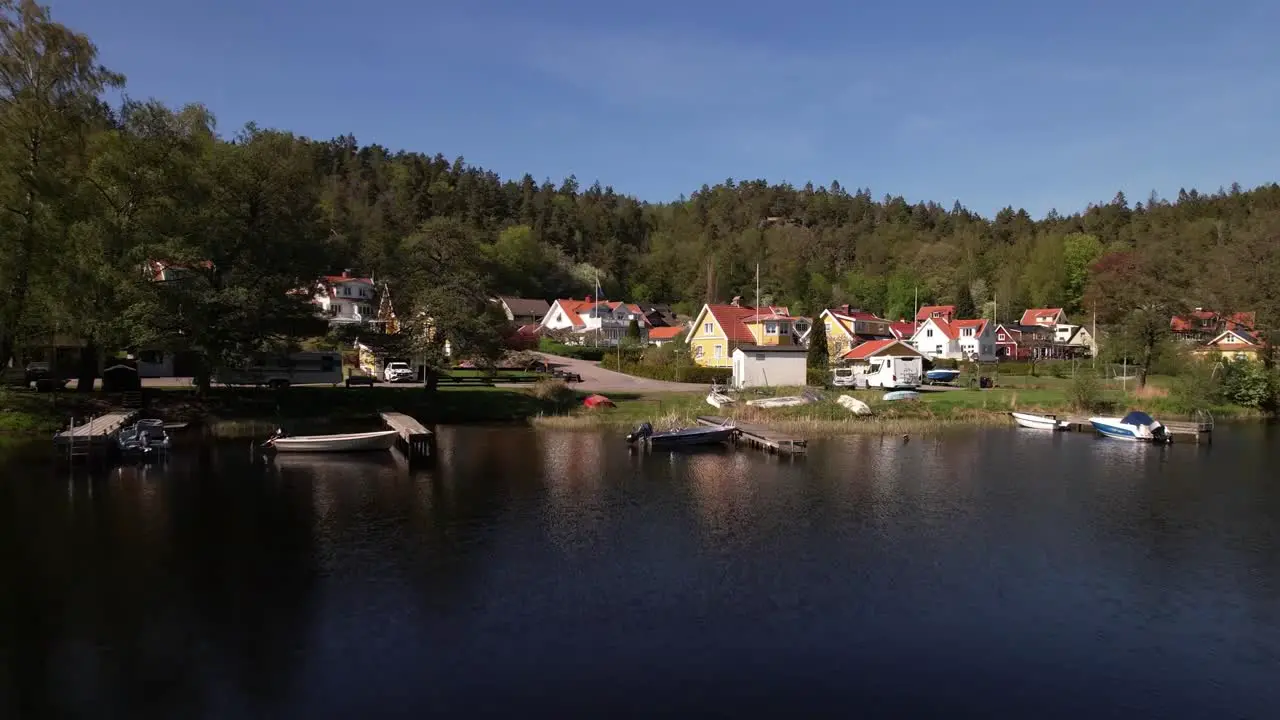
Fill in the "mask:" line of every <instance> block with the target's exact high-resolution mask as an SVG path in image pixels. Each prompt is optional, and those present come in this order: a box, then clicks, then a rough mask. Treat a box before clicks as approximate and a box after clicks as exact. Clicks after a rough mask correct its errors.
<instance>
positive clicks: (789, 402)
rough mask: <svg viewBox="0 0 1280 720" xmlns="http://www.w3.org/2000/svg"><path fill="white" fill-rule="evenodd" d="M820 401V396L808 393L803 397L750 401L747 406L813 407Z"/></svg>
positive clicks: (793, 396)
mask: <svg viewBox="0 0 1280 720" xmlns="http://www.w3.org/2000/svg"><path fill="white" fill-rule="evenodd" d="M818 399H819V398H818V396H816V395H814V394H813V393H809V392H806V393H804V394H802V395H784V396H782V397H771V398H760V399H758V400H748V401H747V405H749V406H751V407H758V408H780V407H796V406H798V405H812V404H813V403H816V402H818Z"/></svg>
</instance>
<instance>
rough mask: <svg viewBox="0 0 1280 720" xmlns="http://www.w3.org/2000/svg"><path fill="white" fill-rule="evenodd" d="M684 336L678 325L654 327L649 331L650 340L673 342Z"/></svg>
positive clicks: (682, 329)
mask: <svg viewBox="0 0 1280 720" xmlns="http://www.w3.org/2000/svg"><path fill="white" fill-rule="evenodd" d="M682 334H684V328H682V327H680V326H678V325H671V326H666V325H664V326H662V327H656V328H652V329H650V330H649V339H650V340H675V339H676V338H678V337H680V336H681V335H682Z"/></svg>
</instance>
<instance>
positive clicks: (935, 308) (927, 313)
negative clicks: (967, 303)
mask: <svg viewBox="0 0 1280 720" xmlns="http://www.w3.org/2000/svg"><path fill="white" fill-rule="evenodd" d="M955 316H956V306H955V305H925V306H923V307H921V308H920V309H919V310H917V311H916V324H917V325H919V324H920V323H922V322H924V321H925V320H928V319H929V318H937V319H940V320H946V321H947V322H951V321H952V320H953V319H954V318H955Z"/></svg>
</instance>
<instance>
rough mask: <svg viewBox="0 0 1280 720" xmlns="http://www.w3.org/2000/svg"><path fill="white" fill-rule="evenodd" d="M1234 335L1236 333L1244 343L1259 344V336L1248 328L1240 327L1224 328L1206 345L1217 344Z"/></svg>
mask: <svg viewBox="0 0 1280 720" xmlns="http://www.w3.org/2000/svg"><path fill="white" fill-rule="evenodd" d="M1232 335H1234V336H1235V337H1236V338H1237V339H1239V340H1241V341H1243V344H1245V345H1253V346H1257V345H1259V343H1258V338H1256V337H1254V336H1253V333H1250V332H1249V331H1248V330H1239V329H1236V330H1224V331H1222V332H1221V333H1219V335H1218V336H1217V337H1215V338H1214V339H1212V340H1210V341H1209V342H1207V343H1205V345H1217V344H1219V343H1220V342H1222V341H1223V340H1226V339H1227V337H1229V336H1232Z"/></svg>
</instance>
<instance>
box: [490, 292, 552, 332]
mask: <svg viewBox="0 0 1280 720" xmlns="http://www.w3.org/2000/svg"><path fill="white" fill-rule="evenodd" d="M493 300H494V302H496V303H497V304H498V305H499V306H501V307H502V312H503V313H504V314H506V316H507V319H508V320H510V321H511V323H512V324H514V325H537V324H538V323H540V322H542V319H543V318H544V317H546V316H547V311H548V310H550V309H551V306H550V305H548V304H547V301H546V300H541V299H537V298H518V297H510V296H507V295H499V296H498V297H496V298H494V299H493Z"/></svg>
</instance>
